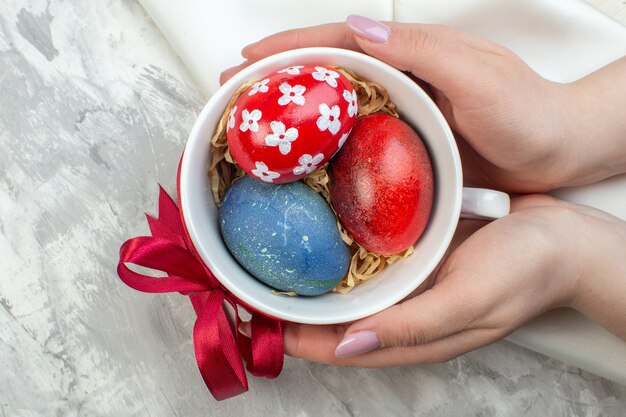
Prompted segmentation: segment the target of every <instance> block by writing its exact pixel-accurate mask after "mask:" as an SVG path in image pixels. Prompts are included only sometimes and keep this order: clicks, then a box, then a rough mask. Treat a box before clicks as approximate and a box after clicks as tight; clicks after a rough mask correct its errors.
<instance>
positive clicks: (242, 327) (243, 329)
mask: <svg viewBox="0 0 626 417" xmlns="http://www.w3.org/2000/svg"><path fill="white" fill-rule="evenodd" d="M238 330H239V333H241V334H242V335H244V336H246V337H252V331H251V329H250V322H249V321H242V322H241V323H240V324H239V327H238Z"/></svg>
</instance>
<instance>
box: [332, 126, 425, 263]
mask: <svg viewBox="0 0 626 417" xmlns="http://www.w3.org/2000/svg"><path fill="white" fill-rule="evenodd" d="M329 175H330V198H331V202H332V205H333V208H334V209H335V211H336V212H337V216H338V217H339V220H340V221H341V223H342V224H343V226H344V227H345V228H346V229H347V230H348V232H349V233H350V234H351V236H352V237H353V238H354V239H355V240H356V241H357V242H359V243H360V244H361V246H363V247H364V248H366V249H368V250H369V251H371V252H374V253H377V254H380V255H393V254H397V253H400V252H402V251H404V250H405V249H407V248H408V247H409V246H411V245H413V244H414V243H415V242H416V241H417V240H418V239H419V237H420V236H421V235H422V233H423V231H424V229H425V227H426V225H427V224H428V219H429V217H430V212H431V209H432V205H433V183H434V181H433V170H432V165H431V161H430V158H429V156H428V151H427V149H426V146H425V145H424V143H423V142H422V140H421V139H420V137H419V135H418V134H417V132H415V131H414V130H413V128H411V126H409V125H408V124H406V123H405V122H403V121H402V120H400V119H397V118H395V117H393V116H389V115H387V114H373V115H369V116H364V117H361V118H359V119H357V120H356V121H355V122H354V127H353V129H352V133H351V134H350V136H349V137H348V139H347V141H346V143H345V144H344V146H343V147H342V149H341V150H340V151H339V152H338V153H337V155H336V156H335V157H334V158H333V159H332V160H331V161H330V164H329Z"/></svg>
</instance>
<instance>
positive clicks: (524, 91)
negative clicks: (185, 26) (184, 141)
mask: <svg viewBox="0 0 626 417" xmlns="http://www.w3.org/2000/svg"><path fill="white" fill-rule="evenodd" d="M309 46H332V47H339V48H346V49H353V50H357V51H361V52H365V53H367V54H369V55H371V56H374V57H376V58H378V59H380V60H382V61H385V62H387V63H389V64H390V65H392V66H394V67H396V68H398V69H400V70H402V71H408V72H410V73H412V74H413V75H414V76H415V77H417V78H418V79H420V80H423V81H425V82H426V83H428V84H429V85H430V89H431V91H432V93H433V97H434V99H435V102H436V103H437V105H438V106H439V108H440V109H441V111H442V112H443V114H444V116H445V117H446V119H447V120H448V122H449V124H450V126H451V127H452V129H453V130H454V132H455V133H456V135H457V141H458V144H459V148H460V151H461V157H462V160H463V169H464V173H465V178H466V181H467V182H468V183H471V184H473V185H479V186H485V187H492V188H497V189H501V190H504V191H509V192H517V193H521V192H523V193H525V192H543V191H547V190H551V189H554V188H557V187H561V186H567V185H578V184H583V183H588V182H593V181H596V180H599V179H601V178H605V177H608V176H610V175H614V174H617V173H620V172H623V171H624V170H626V143H624V140H621V141H620V140H619V139H621V138H619V133H620V132H622V131H624V133H625V134H624V136H623V139H626V128H625V127H624V124H623V122H620V119H619V118H617V119H616V120H609V119H608V118H609V116H607V115H608V114H612V113H611V112H610V110H611V109H606V110H605V111H602V109H601V108H598V106H594V104H603V105H605V106H609V105H612V106H616V105H619V104H620V103H621V101H625V102H624V103H623V104H624V105H623V106H622V108H626V81H623V80H621V79H624V80H626V77H618V76H617V75H618V73H619V71H615V69H613V72H614V73H615V74H614V76H613V78H615V79H616V81H619V82H618V84H619V83H621V84H623V86H621V87H622V90H621V91H622V94H621V95H619V94H614V93H613V94H608V93H607V94H608V96H609V99H608V102H607V101H605V102H604V103H602V102H596V101H597V100H595V99H594V97H597V96H598V95H601V94H604V92H605V91H604V90H606V89H607V88H596V89H594V86H596V87H597V86H598V84H600V87H601V86H602V83H601V82H598V80H597V78H600V81H602V77H596V79H593V80H591V81H593V82H585V81H586V80H585V79H583V80H581V81H580V82H578V83H573V84H559V83H555V82H551V81H548V80H546V79H544V78H542V77H541V76H539V75H538V74H537V73H536V72H534V71H533V70H532V69H531V68H530V67H529V66H528V65H526V64H525V63H524V62H523V61H522V60H521V59H520V58H519V57H517V56H516V55H515V54H514V53H513V52H511V51H510V50H508V49H506V48H504V47H502V46H500V45H498V44H495V43H493V42H490V41H487V40H484V39H481V38H477V37H474V36H471V35H468V34H465V33H462V32H458V31H456V30H454V29H452V28H449V27H446V26H439V25H423V24H402V23H391V22H390V23H385V24H382V23H380V22H377V21H373V20H370V19H366V18H363V17H360V16H350V17H349V18H348V20H347V23H346V24H343V23H336V24H329V25H322V26H316V27H311V28H304V29H296V30H291V31H287V32H282V33H278V34H275V35H272V36H270V37H268V38H265V39H263V40H261V41H259V42H257V43H255V44H252V45H249V46H248V47H246V48H245V49H244V50H243V51H242V55H243V56H244V57H245V58H247V61H246V62H244V63H243V64H242V65H241V66H239V67H236V68H232V69H230V70H227V71H225V72H224V73H223V74H222V79H221V81H222V82H224V81H225V80H226V79H228V78H230V76H232V75H233V74H234V73H236V72H237V71H239V70H240V69H241V68H242V67H243V66H246V65H249V64H250V63H252V62H255V61H257V60H259V59H261V58H264V57H266V56H268V55H271V54H274V53H278V52H281V51H284V50H288V49H294V48H302V47H309ZM621 61H623V62H621V64H620V61H618V62H617V63H616V64H618V65H621V66H622V67H623V66H625V64H626V60H625V59H622V60H621ZM616 64H613V65H616ZM594 76H596V74H592V76H590V77H589V78H593V77H594ZM605 84H606V82H605ZM616 88H618V91H619V88H620V86H619V85H617V87H616ZM594 100H595V101H594ZM402 110H404V111H410V110H407V109H402ZM597 113H599V114H597ZM594 122H595V123H597V124H599V126H597V127H594V125H593V123H594ZM620 124H621V127H620ZM607 129H608V130H609V133H606V132H605V131H606V130H607ZM611 129H612V130H611ZM592 135H594V136H595V137H593V136H592ZM592 137H593V140H592ZM605 142H606V143H605Z"/></svg>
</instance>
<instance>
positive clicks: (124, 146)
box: [0, 0, 626, 417]
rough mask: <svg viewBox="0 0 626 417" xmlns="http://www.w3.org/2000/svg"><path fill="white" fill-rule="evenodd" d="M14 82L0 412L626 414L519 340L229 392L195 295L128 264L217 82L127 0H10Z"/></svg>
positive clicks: (318, 371) (0, 322)
mask: <svg viewBox="0 0 626 417" xmlns="http://www.w3.org/2000/svg"><path fill="white" fill-rule="evenodd" d="M0 88H1V90H0V416H1V417H9V416H10V417H13V416H19V417H30V416H155V417H156V416H186V417H193V416H206V415H211V416H227V415H236V416H248V415H259V416H262V415H268V416H270V415H271V416H277V415H286V416H303V417H304V416H318V415H324V416H331V415H337V416H381V415H385V416H386V415H417V416H422V415H423V416H495V415H498V416H513V415H520V416H572V415H575V416H600V415H601V416H623V415H624V414H625V410H626V388H625V387H622V386H620V385H617V384H613V383H611V382H609V381H606V380H604V379H601V378H599V377H596V376H594V375H591V374H588V373H585V372H582V371H580V370H578V369H576V368H573V367H571V366H568V365H566V364H563V363H560V362H558V361H555V360H552V359H549V358H546V357H544V356H541V355H538V354H535V353H533V352H530V351H527V350H525V349H522V348H520V347H517V346H515V345H512V344H510V343H507V342H499V343H495V344H493V345H491V346H488V347H486V348H483V349H480V350H478V351H475V352H472V353H469V354H466V355H464V356H462V357H460V358H458V359H456V360H453V361H450V362H448V363H445V364H437V365H427V366H411V367H401V368H391V369H384V370H367V369H352V368H337V367H329V366H323V365H319V364H313V363H307V362H303V361H298V360H294V359H291V358H287V359H286V362H285V369H284V371H283V373H282V375H281V376H280V377H279V378H278V379H277V380H275V381H267V380H260V379H255V378H252V379H251V381H250V388H251V390H250V392H248V393H246V394H245V395H242V396H241V397H238V398H235V399H232V400H229V401H224V402H216V401H214V400H213V399H212V398H211V396H210V395H209V393H208V392H207V390H206V388H205V386H204V384H203V382H202V380H201V378H200V376H199V373H198V371H197V369H196V365H195V361H194V357H193V349H192V343H191V331H192V326H193V323H194V314H193V310H192V308H191V306H190V304H189V303H188V301H187V299H186V298H184V297H182V296H177V295H151V294H142V293H137V292H135V291H133V290H131V289H129V288H127V287H125V286H124V285H123V284H122V283H121V282H120V281H119V280H118V279H117V276H116V274H115V266H116V263H117V256H118V249H119V245H120V244H121V243H122V242H123V241H124V240H125V239H127V238H128V237H131V236H134V235H138V234H145V233H147V226H146V224H145V221H144V217H143V212H144V211H148V212H153V213H154V211H155V209H156V196H157V182H160V183H161V184H163V185H164V186H165V187H166V188H167V189H168V190H170V191H172V190H173V189H174V182H175V178H174V177H175V173H176V165H177V162H178V157H179V154H180V152H181V150H182V147H183V145H184V141H185V138H186V135H187V132H188V131H189V129H190V128H191V126H192V124H193V121H194V118H195V116H196V115H197V113H198V112H199V110H200V109H201V106H202V105H203V102H204V100H205V97H202V96H201V94H199V93H198V92H197V89H196V87H195V86H194V84H193V82H192V80H191V78H190V77H189V75H188V74H187V73H186V71H185V69H184V68H183V66H182V64H181V63H180V61H179V60H178V58H177V57H176V55H175V54H174V53H173V51H172V50H171V49H170V48H169V47H168V45H167V43H166V42H165V40H164V39H163V38H162V37H161V35H160V33H159V31H158V30H157V29H156V27H155V26H154V25H153V24H152V23H151V21H150V20H149V18H148V17H147V16H146V15H145V13H144V12H143V10H142V9H141V7H140V6H139V5H137V4H136V3H134V2H132V1H122V0H110V1H106V2H105V1H98V2H92V1H80V0H65V1H54V2H45V1H37V0H28V1H15V0H8V1H7V0H4V1H3V2H1V3H0ZM590 343H592V341H590Z"/></svg>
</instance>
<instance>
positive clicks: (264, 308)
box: [179, 47, 463, 324]
mask: <svg viewBox="0 0 626 417" xmlns="http://www.w3.org/2000/svg"><path fill="white" fill-rule="evenodd" d="M318 54H319V55H322V56H329V55H332V56H343V57H348V58H353V59H356V60H359V61H364V62H365V63H366V64H367V65H374V66H377V67H379V68H381V69H382V70H384V71H385V72H390V73H392V74H393V75H392V76H393V77H396V78H398V77H399V78H403V80H402V82H403V83H405V84H406V85H407V87H408V88H410V89H411V90H412V92H413V93H415V94H417V95H419V96H420V99H421V100H422V101H424V102H425V103H426V104H427V105H428V107H429V108H431V110H432V112H433V116H434V117H435V118H436V119H437V122H438V124H439V125H440V126H441V127H442V129H443V130H444V133H445V135H446V136H447V138H448V143H449V145H450V146H449V147H450V150H451V152H452V158H453V160H454V162H455V168H456V169H455V175H456V178H455V180H456V183H457V184H459V186H458V187H457V189H456V190H455V191H456V194H457V195H456V198H455V199H454V207H453V209H452V211H453V213H454V214H455V216H454V217H453V218H452V219H451V221H450V222H449V225H448V228H447V230H446V232H445V234H444V233H442V234H441V235H442V237H441V240H440V242H441V243H440V245H439V248H438V249H437V251H436V255H437V256H434V257H433V259H432V260H431V261H430V263H429V264H428V266H427V267H425V268H423V269H424V270H426V269H427V270H428V271H430V272H429V273H428V274H425V275H426V277H427V276H428V275H429V274H430V273H432V271H434V270H435V268H436V266H437V264H438V263H439V262H440V261H441V259H442V258H443V256H444V254H445V252H446V250H447V249H448V247H449V245H450V242H451V241H452V238H453V235H454V231H455V230H456V226H457V224H458V221H459V218H460V212H461V202H462V198H461V196H462V188H463V178H462V169H461V160H460V156H459V151H458V147H457V145H456V142H455V139H454V135H453V133H452V131H451V129H450V126H449V125H448V122H447V121H446V120H445V118H444V117H443V114H442V113H441V111H440V110H439V108H438V107H437V105H436V104H435V103H434V102H433V100H432V99H431V98H430V97H429V96H428V94H426V92H424V90H423V89H422V88H421V87H419V86H418V85H417V84H416V83H415V82H414V81H413V80H411V79H410V78H409V77H407V76H406V75H405V74H403V73H402V72H400V71H399V70H397V69H396V68H394V67H392V66H390V65H388V64H386V63H384V62H382V61H380V60H378V59H376V58H373V57H370V56H369V55H365V54H362V53H359V52H355V51H351V50H346V49H340V48H329V47H313V48H301V49H294V50H289V51H285V52H281V53H278V54H275V55H271V56H269V57H266V58H264V59H262V60H260V61H258V62H255V63H254V64H252V65H250V66H249V67H246V68H244V69H243V70H241V71H240V72H238V73H237V74H235V75H234V76H233V77H232V78H231V79H230V80H228V81H227V82H226V83H225V84H224V85H223V86H222V87H221V88H219V89H218V90H217V91H216V92H215V94H213V95H212V96H211V98H210V99H209V100H208V101H207V103H206V104H205V106H204V107H203V109H202V111H201V112H200V114H199V115H198V117H197V119H196V121H195V122H194V125H193V127H192V129H191V131H190V134H189V137H188V139H187V143H186V145H185V151H184V153H183V156H182V161H181V168H180V185H179V187H180V196H179V198H180V200H181V201H180V205H181V210H182V214H183V218H184V221H185V224H186V227H187V230H188V233H189V235H190V238H191V240H192V242H193V244H194V246H195V247H196V250H197V252H198V254H199V255H200V256H201V258H202V260H203V262H205V264H206V265H207V267H208V268H209V269H210V270H211V271H212V272H213V274H214V275H215V277H216V278H217V279H218V281H219V282H220V283H221V284H222V285H223V286H224V287H225V288H226V289H227V290H228V291H230V292H231V293H232V294H233V295H234V296H235V297H236V298H237V299H239V300H240V301H242V302H243V303H245V304H246V305H248V306H250V307H252V308H253V309H256V310H258V311H260V312H262V313H264V314H267V315H269V316H272V317H276V318H279V319H283V320H286V321H292V322H298V323H304V324H336V323H346V322H351V321H355V320H358V319H361V318H364V317H368V316H370V315H372V314H375V313H377V312H379V311H382V310H384V309H386V308H388V307H390V306H392V305H394V304H396V303H398V302H399V301H401V300H402V299H404V298H405V297H406V296H408V295H409V294H410V293H411V292H413V291H414V290H415V289H416V288H417V287H418V286H419V285H420V284H421V283H422V282H424V281H425V279H426V278H424V279H423V280H421V281H420V282H419V283H417V285H415V286H413V285H406V286H405V287H404V288H403V291H398V292H397V294H395V296H394V297H389V298H388V299H387V300H386V301H385V303H383V304H382V307H381V304H379V305H376V306H373V307H371V308H367V307H364V308H362V309H359V310H358V311H346V312H345V313H344V314H342V315H341V316H338V317H336V318H326V319H318V318H311V317H307V318H303V317H301V316H299V315H298V313H297V312H294V311H289V310H287V311H283V310H279V309H276V308H275V307H274V306H272V305H270V304H267V303H261V302H259V301H258V300H257V299H256V298H254V297H252V296H250V295H249V294H247V293H246V292H245V291H241V290H240V288H239V287H238V286H237V285H234V284H233V282H232V281H231V280H230V279H228V278H227V277H226V275H227V274H225V273H224V272H223V270H222V269H221V268H220V266H219V264H216V263H215V262H214V261H213V259H212V257H211V256H208V254H207V252H206V251H205V250H204V249H205V248H204V246H205V245H203V244H202V238H201V237H200V236H199V230H198V227H196V224H195V218H194V214H193V213H192V212H191V211H190V209H189V206H190V204H187V203H189V198H190V190H189V187H190V178H189V176H190V175H191V173H190V170H189V169H188V167H189V164H190V159H191V158H192V152H193V150H192V149H193V148H194V146H195V145H196V142H198V141H202V140H206V139H207V138H206V137H204V136H203V135H201V130H202V129H203V125H204V123H205V122H206V120H207V118H209V117H210V115H211V114H213V112H219V114H220V116H221V114H222V112H223V110H224V109H223V108H219V109H216V108H215V106H216V104H217V103H219V102H220V101H221V100H222V99H223V98H224V96H225V95H226V94H232V92H233V91H235V90H236V88H237V87H238V86H239V85H241V84H242V83H243V82H246V81H248V80H249V79H251V78H253V77H256V75H257V72H258V68H264V67H267V66H270V65H275V64H279V63H281V62H283V61H285V60H287V59H288V60H291V61H293V60H297V59H298V58H300V57H303V56H311V55H318ZM207 181H208V180H207ZM211 200H212V198H211ZM235 262H236V261H235ZM251 278H252V277H251ZM252 279H253V278H252Z"/></svg>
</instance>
